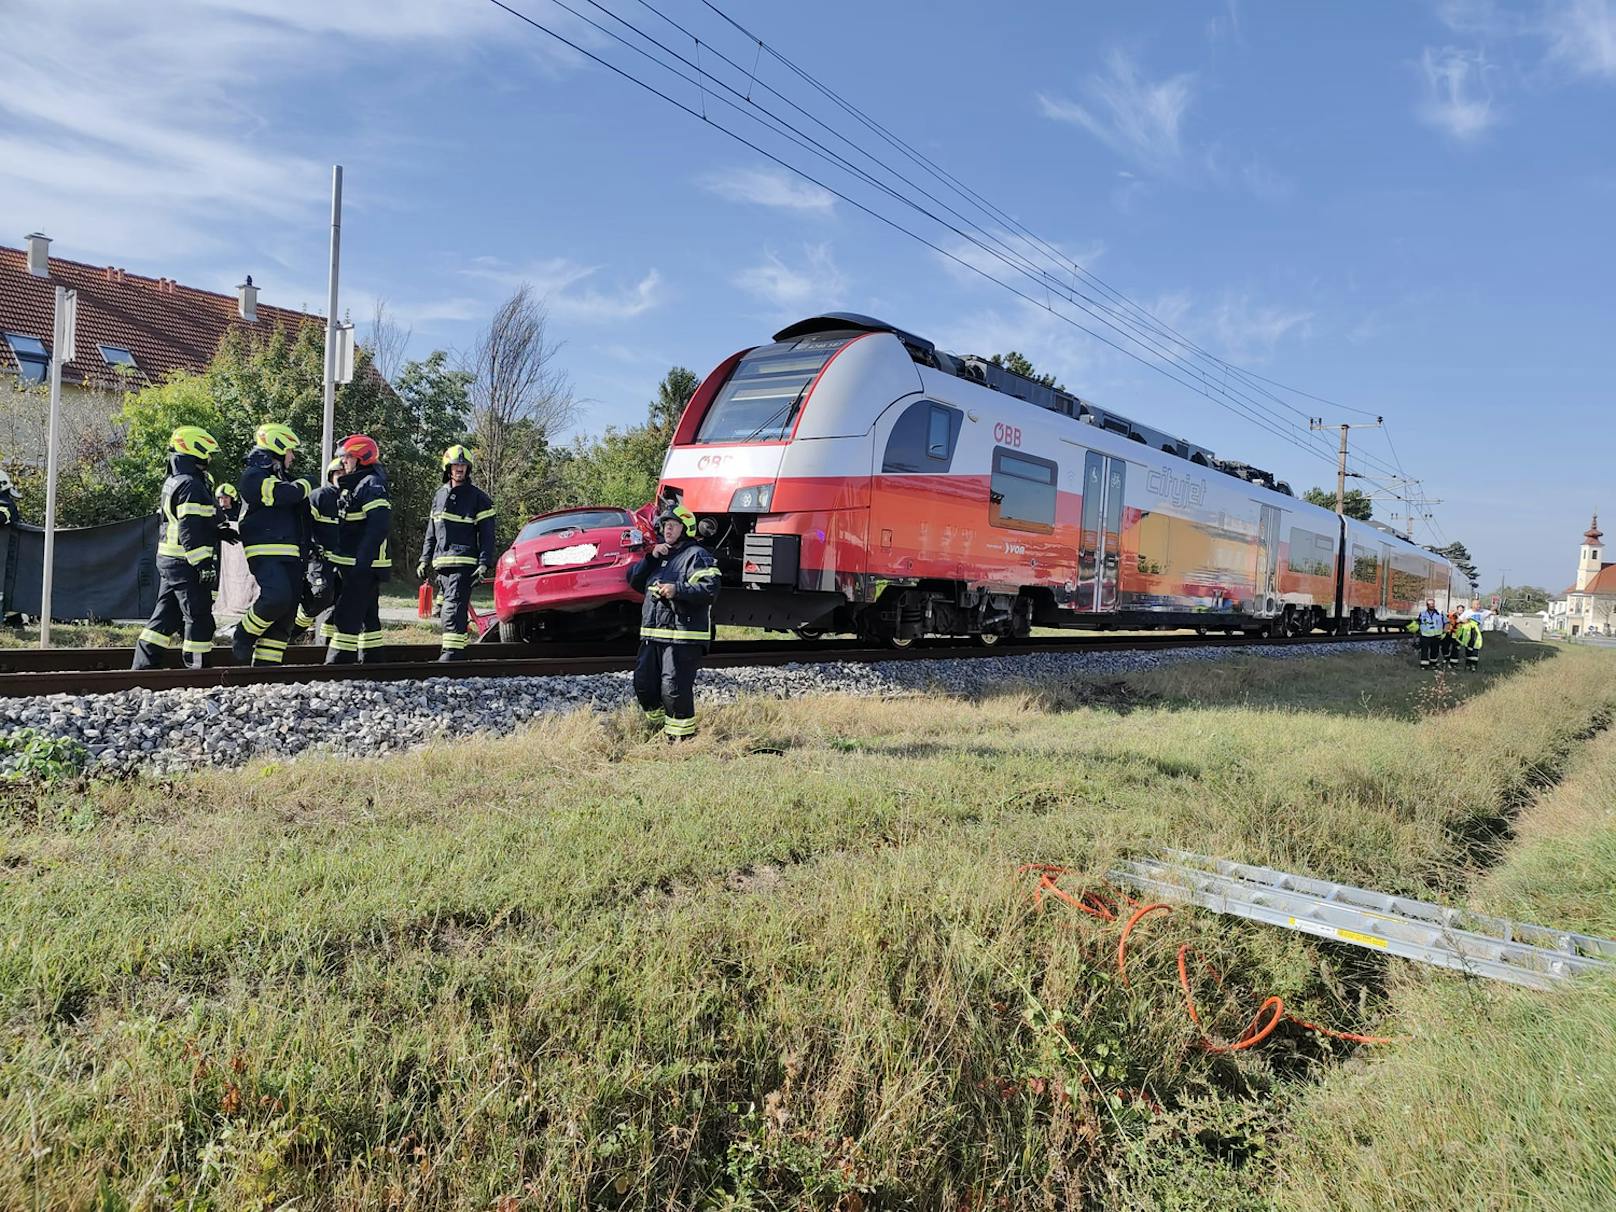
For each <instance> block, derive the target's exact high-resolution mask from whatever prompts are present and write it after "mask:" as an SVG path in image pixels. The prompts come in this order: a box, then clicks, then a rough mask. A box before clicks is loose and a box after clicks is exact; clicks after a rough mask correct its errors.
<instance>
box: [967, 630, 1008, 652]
mask: <svg viewBox="0 0 1616 1212" xmlns="http://www.w3.org/2000/svg"><path fill="white" fill-rule="evenodd" d="M971 638H972V639H973V640H975V641H976V642H977V643H978V644H979V645H981V646H982V647H983V648H994V647H996V646H998V645H999V644H1002V643H1004V639H1005V637H1004V635H1003V634H1002V633H1000V632H997V631H979V632H977V633H976V634H975V635H974V636H972V637H971Z"/></svg>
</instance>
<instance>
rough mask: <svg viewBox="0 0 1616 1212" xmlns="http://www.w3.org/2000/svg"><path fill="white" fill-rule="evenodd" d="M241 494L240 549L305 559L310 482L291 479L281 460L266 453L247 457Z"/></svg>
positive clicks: (249, 553) (254, 554) (247, 552)
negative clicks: (288, 477)
mask: <svg viewBox="0 0 1616 1212" xmlns="http://www.w3.org/2000/svg"><path fill="white" fill-rule="evenodd" d="M238 487H239V489H240V492H241V527H240V530H241V550H242V554H243V555H245V556H246V557H247V558H248V559H253V558H254V557H257V556H290V557H291V558H293V559H301V558H302V557H303V545H304V543H305V541H306V539H307V533H308V499H309V482H308V481H307V480H289V479H287V478H286V472H285V470H284V469H283V468H282V467H281V463H280V460H279V459H277V458H276V457H275V456H274V455H272V454H270V453H269V451H267V450H254V451H253V452H252V453H251V454H249V455H248V456H247V463H246V466H245V467H244V468H242V472H241V482H240V484H239V485H238Z"/></svg>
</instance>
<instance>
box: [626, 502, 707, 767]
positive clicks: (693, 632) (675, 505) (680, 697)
mask: <svg viewBox="0 0 1616 1212" xmlns="http://www.w3.org/2000/svg"><path fill="white" fill-rule="evenodd" d="M656 528H657V533H658V535H659V536H660V537H661V542H659V543H658V544H657V545H656V546H655V547H653V548H651V550H650V551H649V552H647V553H646V554H645V556H644V557H643V558H642V559H641V560H640V561H639V562H638V563H636V564H635V565H634V567H633V568H631V569H630V570H629V574H628V583H629V585H630V586H631V587H633V588H634V589H635V590H637V591H638V592H640V593H643V594H644V595H645V603H644V605H643V606H642V607H641V610H640V654H639V659H638V660H637V661H636V662H635V664H634V696H635V698H637V699H638V700H639V702H640V708H641V710H643V711H644V712H645V718H646V720H647V722H648V723H650V724H651V725H652V726H653V727H660V728H661V729H662V731H663V733H664V734H665V735H666V736H667V738H668V740H670V741H687V740H689V739H690V738H691V737H693V736H695V735H696V698H695V696H696V674H697V673H699V672H700V671H701V660H702V657H703V656H704V655H705V654H706V652H707V645H708V643H709V642H711V640H712V638H713V603H714V602H715V601H716V600H717V599H718V583H719V575H720V574H719V568H718V564H717V562H716V561H715V560H714V559H713V557H712V556H711V555H710V554H709V553H708V551H707V549H706V548H705V547H703V546H702V545H701V544H700V543H698V542H697V541H696V538H695V530H696V516H695V514H693V513H691V512H690V510H689V509H687V508H686V507H685V506H684V505H683V504H682V503H681V502H679V501H677V500H671V499H667V500H664V501H663V503H662V508H661V510H660V511H659V512H658V514H657V518H656Z"/></svg>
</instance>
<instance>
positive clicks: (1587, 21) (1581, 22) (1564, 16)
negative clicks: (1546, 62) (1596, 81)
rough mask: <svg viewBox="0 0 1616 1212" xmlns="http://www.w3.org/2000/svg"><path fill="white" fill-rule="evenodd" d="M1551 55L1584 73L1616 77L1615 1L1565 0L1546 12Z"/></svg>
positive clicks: (1552, 57) (1544, 23) (1546, 27)
mask: <svg viewBox="0 0 1616 1212" xmlns="http://www.w3.org/2000/svg"><path fill="white" fill-rule="evenodd" d="M1543 33H1544V36H1545V37H1546V38H1547V39H1548V41H1549V58H1550V59H1552V60H1554V61H1556V62H1560V63H1564V64H1566V65H1567V66H1569V67H1570V68H1571V69H1572V70H1573V71H1575V72H1578V73H1579V74H1581V75H1585V76H1609V77H1616V0H1566V2H1564V3H1556V4H1550V5H1549V6H1548V7H1547V9H1546V10H1545V12H1544V20H1543Z"/></svg>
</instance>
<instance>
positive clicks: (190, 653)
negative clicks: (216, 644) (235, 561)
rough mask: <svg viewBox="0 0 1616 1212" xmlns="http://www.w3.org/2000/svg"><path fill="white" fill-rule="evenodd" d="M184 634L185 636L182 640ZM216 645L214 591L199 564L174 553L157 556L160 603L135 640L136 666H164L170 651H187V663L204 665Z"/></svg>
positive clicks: (193, 666)
mask: <svg viewBox="0 0 1616 1212" xmlns="http://www.w3.org/2000/svg"><path fill="white" fill-rule="evenodd" d="M181 634H183V635H184V637H185V638H184V640H183V641H181V640H180V638H179V637H180V636H181ZM212 647H213V595H212V594H211V593H209V592H208V591H207V590H206V589H204V588H202V581H201V579H200V578H199V577H198V575H197V571H196V569H195V567H193V566H192V565H191V564H190V563H188V562H187V561H185V560H181V559H176V558H175V557H173V556H158V557H157V605H156V607H155V608H154V609H153V610H152V616H151V621H150V622H149V623H147V624H146V629H145V630H144V631H142V632H141V633H140V638H139V639H137V640H136V641H135V663H134V665H133V666H132V667H133V668H135V669H157V668H160V667H161V666H162V664H163V662H164V659H165V658H166V657H167V656H168V654H169V652H170V651H171V650H173V649H175V648H179V649H181V651H182V652H183V654H184V655H183V658H182V659H183V663H184V664H186V665H188V666H190V667H191V668H192V669H200V668H202V665H203V662H204V661H205V659H206V657H207V652H208V649H210V648H212Z"/></svg>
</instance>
